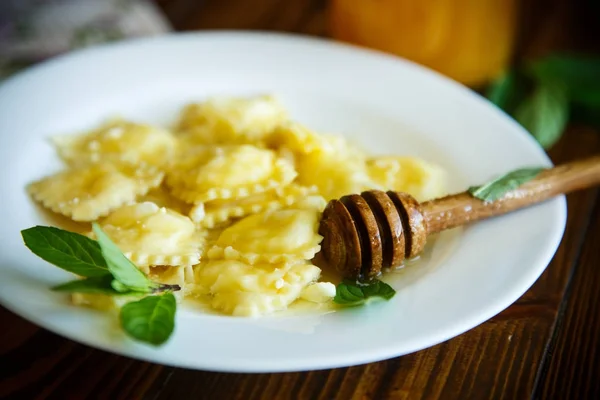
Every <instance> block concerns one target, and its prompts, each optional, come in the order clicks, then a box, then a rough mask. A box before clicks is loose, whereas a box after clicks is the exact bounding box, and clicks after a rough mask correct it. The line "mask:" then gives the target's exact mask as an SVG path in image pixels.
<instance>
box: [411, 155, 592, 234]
mask: <svg viewBox="0 0 600 400" xmlns="http://www.w3.org/2000/svg"><path fill="white" fill-rule="evenodd" d="M598 184H600V156H594V157H590V158H587V159H584V160H580V161H574V162H571V163H567V164H562V165H559V166H556V167H554V168H551V169H547V170H544V171H542V172H540V174H539V175H538V176H537V177H536V178H535V179H533V180H531V181H529V182H526V183H524V184H523V185H521V186H520V187H518V188H517V189H514V190H512V191H510V192H507V193H506V194H505V195H504V196H503V197H502V198H501V199H499V200H496V201H493V202H484V201H481V200H479V199H477V198H475V197H473V196H471V194H469V193H468V192H463V193H458V194H454V195H450V196H446V197H442V198H439V199H435V200H431V201H428V202H425V203H422V204H421V207H422V212H423V217H424V219H425V223H426V227H427V234H432V233H436V232H441V231H443V230H446V229H451V228H455V227H457V226H461V225H465V224H469V223H472V222H476V221H480V220H483V219H486V218H491V217H495V216H497V215H502V214H506V213H509V212H511V211H514V210H517V209H520V208H524V207H527V206H530V205H533V204H536V203H540V202H542V201H544V200H546V199H549V198H551V197H554V196H556V195H559V194H566V193H569V192H573V191H575V190H579V189H585V188H589V187H592V186H595V185H598Z"/></svg>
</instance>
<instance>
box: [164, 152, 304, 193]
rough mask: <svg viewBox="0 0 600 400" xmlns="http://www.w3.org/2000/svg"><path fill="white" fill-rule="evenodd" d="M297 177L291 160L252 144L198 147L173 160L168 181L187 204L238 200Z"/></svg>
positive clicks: (171, 187)
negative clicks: (217, 200) (280, 157)
mask: <svg viewBox="0 0 600 400" xmlns="http://www.w3.org/2000/svg"><path fill="white" fill-rule="evenodd" d="M295 177H296V172H295V171H294V168H293V166H292V165H290V163H289V162H287V161H285V160H282V159H279V158H278V157H277V156H276V154H275V153H274V152H273V151H271V150H266V149H260V148H257V147H254V146H250V145H239V146H222V147H199V148H196V149H195V150H194V151H192V150H190V151H189V152H188V153H187V154H185V155H182V157H181V158H180V159H179V160H178V161H177V162H175V163H174V165H173V167H172V168H171V169H170V171H169V172H168V174H167V178H166V182H167V185H168V186H169V187H170V190H171V192H172V194H173V195H174V196H176V197H178V198H180V199H181V200H183V201H186V202H188V203H202V202H207V201H211V200H216V199H231V198H233V199H236V198H242V197H247V196H250V195H253V194H257V193H262V192H265V191H267V190H269V189H272V188H275V187H278V186H282V185H286V184H288V183H290V182H291V181H292V180H293V179H294V178H295Z"/></svg>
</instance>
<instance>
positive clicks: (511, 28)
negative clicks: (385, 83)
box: [0, 0, 600, 148]
mask: <svg viewBox="0 0 600 400" xmlns="http://www.w3.org/2000/svg"><path fill="white" fill-rule="evenodd" d="M206 29H237V30H241V29H249V30H269V31H284V32H292V33H298V34H308V35H315V36H321V37H326V38H330V39H333V40H339V41H344V42H349V43H352V44H355V45H359V46H365V47H370V48H375V49H378V50H381V51H384V52H389V53H392V54H395V55H398V56H401V57H404V58H407V59H410V60H412V61H415V62H417V63H420V64H423V65H425V66H428V67H430V68H432V69H434V70H436V71H438V72H440V73H442V74H445V75H447V76H448V77H450V78H452V79H455V80H457V81H458V82H461V83H463V84H465V85H467V86H469V87H471V88H472V89H474V90H476V91H478V92H480V93H481V94H482V95H485V96H487V97H488V98H489V99H490V100H491V101H492V102H493V103H495V104H496V105H497V106H498V107H500V108H502V109H503V110H504V111H506V112H507V113H509V114H510V115H512V116H513V117H514V118H515V119H517V121H519V122H520V123H521V124H522V125H523V126H524V127H525V128H527V129H528V130H529V131H530V132H531V133H532V134H533V135H534V137H536V139H538V141H539V142H540V143H541V144H542V146H544V147H545V148H550V147H552V145H553V144H554V143H555V142H556V141H557V140H558V139H559V138H560V137H561V135H562V133H563V131H564V128H565V127H566V126H567V124H568V123H576V124H585V125H589V126H594V127H600V61H599V60H598V56H599V55H600V1H598V0H521V1H519V0H429V1H422V0H1V1H0V78H1V77H7V76H10V75H11V74H13V73H15V72H16V71H19V70H21V69H22V68H25V67H27V66H28V65H31V64H34V63H37V62H39V61H42V60H44V59H47V58H50V57H53V56H55V55H57V54H61V53H64V52H67V51H71V50H72V49H77V48H81V47H87V46H93V45H97V44H99V43H104V42H110V41H115V40H123V39H125V38H129V37H139V36H151V35H161V34H165V33H168V32H170V31H196V30H206Z"/></svg>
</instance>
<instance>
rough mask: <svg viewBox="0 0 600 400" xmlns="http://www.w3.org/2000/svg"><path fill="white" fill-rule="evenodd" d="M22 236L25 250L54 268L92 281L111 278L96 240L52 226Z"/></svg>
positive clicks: (23, 232) (24, 233) (38, 227)
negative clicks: (96, 278) (92, 279)
mask: <svg viewBox="0 0 600 400" xmlns="http://www.w3.org/2000/svg"><path fill="white" fill-rule="evenodd" d="M21 235H22V236H23V241H24V242H25V246H27V247H28V248H29V250H31V251H32V252H33V253H34V254H35V255H37V256H38V257H40V258H41V259H43V260H45V261H48V262H49V263H50V264H54V265H56V266H57V267H59V268H62V269H64V270H66V271H69V272H72V273H74V274H76V275H79V276H85V277H88V278H92V277H98V276H105V275H110V271H109V270H108V266H107V265H106V261H105V260H104V257H103V255H102V250H101V249H100V245H99V244H98V242H96V241H95V240H92V239H90V238H88V237H86V236H83V235H80V234H78V233H75V232H69V231H65V230H62V229H58V228H54V227H51V226H35V227H33V228H29V229H25V230H23V231H21Z"/></svg>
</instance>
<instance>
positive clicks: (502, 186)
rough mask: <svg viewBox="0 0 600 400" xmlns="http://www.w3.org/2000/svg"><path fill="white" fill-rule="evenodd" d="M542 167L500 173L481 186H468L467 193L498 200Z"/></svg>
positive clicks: (533, 175)
mask: <svg viewBox="0 0 600 400" xmlns="http://www.w3.org/2000/svg"><path fill="white" fill-rule="evenodd" d="M543 169H544V168H541V167H534V168H521V169H517V170H514V171H512V172H509V173H508V174H505V175H502V176H500V177H498V178H496V179H494V180H492V181H490V182H488V183H486V184H483V185H481V186H473V187H471V188H469V193H471V195H472V196H473V197H476V198H478V199H480V200H483V201H487V202H491V201H495V200H498V199H499V198H501V197H502V196H504V195H505V194H506V193H507V192H509V191H511V190H513V189H516V188H518V187H519V186H521V185H522V184H524V183H525V182H528V181H530V180H532V179H534V178H535V177H536V176H538V174H539V173H540V172H541V171H542V170H543Z"/></svg>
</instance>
